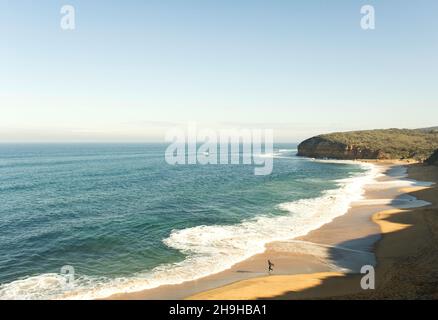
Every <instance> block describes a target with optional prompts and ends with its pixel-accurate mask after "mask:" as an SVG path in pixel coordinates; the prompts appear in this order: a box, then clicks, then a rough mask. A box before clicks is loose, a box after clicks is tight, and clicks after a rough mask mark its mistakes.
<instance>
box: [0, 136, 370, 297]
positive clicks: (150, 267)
mask: <svg viewBox="0 0 438 320" xmlns="http://www.w3.org/2000/svg"><path fill="white" fill-rule="evenodd" d="M165 149H166V145H163V144H46V145H42V144H29V145H26V144H17V145H10V144H5V145H0V299H65V298H79V299H81V298H84V299H89V298H102V297H106V296H109V295H111V294H113V293H120V292H132V291H138V290H143V289H148V288H154V287H157V286H160V285H164V284H176V283H181V282H184V281H187V280H193V279H197V278H200V277H203V276H206V275H209V274H213V273H216V272H220V271H222V270H225V269H227V268H229V267H231V266H232V265H233V264H235V263H237V262H239V261H242V260H244V259H246V258H248V257H250V256H252V255H254V254H257V253H260V252H263V250H264V246H265V244H266V243H268V242H270V241H275V240H285V239H292V238H294V237H297V236H301V235H305V234H307V233H308V232H309V231H311V230H313V229H316V228H319V227H320V226H322V225H324V224H325V223H328V222H330V221H331V220H332V219H333V218H335V217H337V216H339V215H342V214H345V213H346V212H347V210H348V208H349V207H350V205H351V203H352V202H353V201H357V200H359V199H360V198H361V196H362V193H363V186H364V185H365V184H366V183H367V182H369V181H370V179H373V178H374V176H375V172H374V171H373V166H372V165H365V164H358V163H353V162H329V161H327V162H325V161H314V160H312V159H307V158H300V157H296V145H288V144H283V145H276V146H275V148H274V150H275V154H274V155H273V156H274V166H273V172H272V174H271V175H268V176H255V175H254V174H253V167H252V166H251V165H176V166H172V165H169V164H167V163H166V161H165V159H164V154H165ZM63 266H71V267H72V268H74V282H73V286H70V287H68V289H66V286H65V282H66V279H65V276H64V275H63V274H61V273H60V271H61V268H62V267H63Z"/></svg>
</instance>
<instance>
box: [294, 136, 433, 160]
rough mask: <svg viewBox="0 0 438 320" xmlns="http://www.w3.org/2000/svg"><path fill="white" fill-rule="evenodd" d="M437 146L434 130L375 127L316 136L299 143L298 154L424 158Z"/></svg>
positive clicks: (308, 155) (367, 157)
mask: <svg viewBox="0 0 438 320" xmlns="http://www.w3.org/2000/svg"><path fill="white" fill-rule="evenodd" d="M437 149H438V131H437V130H433V129H415V130H410V129H379V130H363V131H350V132H337V133H330V134H323V135H318V136H315V137H312V138H310V139H307V140H305V141H303V142H302V143H300V144H299V145H298V155H299V156H305V157H312V158H331V159H342V160H355V159H376V160H399V159H413V160H417V161H425V160H426V159H428V158H429V157H430V156H431V155H432V154H433V152H434V151H435V150H437Z"/></svg>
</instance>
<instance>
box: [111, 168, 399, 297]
mask: <svg viewBox="0 0 438 320" xmlns="http://www.w3.org/2000/svg"><path fill="white" fill-rule="evenodd" d="M403 164H406V163H405V162H403V163H400V162H397V163H387V162H385V163H376V165H379V166H381V168H383V170H384V171H387V170H391V168H400V167H401V165H403ZM383 179H388V178H387V176H386V175H385V176H383ZM389 179H396V178H394V177H392V178H389ZM367 188H368V187H367V186H366V187H365V189H366V190H365V197H364V199H365V203H362V204H353V205H352V207H351V208H350V210H349V211H348V212H347V213H345V214H344V215H341V216H338V217H336V218H335V219H334V220H332V221H331V222H329V223H328V224H325V225H323V226H322V227H320V228H318V229H316V230H313V231H311V232H310V233H309V234H307V235H306V236H303V237H298V238H296V239H295V240H291V241H276V242H271V243H268V244H267V245H266V250H265V252H263V253H261V254H256V255H254V256H252V257H250V258H249V259H246V260H244V261H242V262H240V263H237V264H236V265H234V266H233V267H231V268H230V269H228V270H225V271H222V272H219V273H216V274H213V275H210V276H207V277H203V278H200V279H198V280H193V281H187V282H184V283H182V284H175V285H163V286H160V287H157V288H153V289H147V290H143V291H138V292H132V293H120V294H114V295H112V296H110V297H109V298H107V299H117V300H119V299H120V300H125V299H157V300H159V299H186V298H189V299H191V298H194V299H207V298H208V297H207V296H208V295H210V294H211V293H212V292H213V291H215V290H222V289H223V288H227V287H228V286H235V285H236V284H238V283H242V282H245V281H250V282H257V281H258V280H257V279H259V280H260V279H261V280H264V276H266V275H267V272H266V261H267V259H271V260H272V261H273V262H274V264H276V267H275V270H274V274H275V275H272V276H269V278H270V279H273V278H276V277H294V279H295V280H298V277H301V278H300V281H298V282H300V283H301V284H303V283H313V284H315V283H317V282H318V281H320V280H321V279H325V278H326V276H328V275H330V276H342V275H344V274H345V272H346V270H343V269H349V270H348V271H349V272H355V271H356V272H357V268H358V267H359V265H357V264H358V263H364V262H368V263H371V264H374V263H375V260H374V259H371V258H370V257H371V256H372V257H374V256H373V253H372V252H373V249H374V244H375V243H376V242H377V240H378V239H379V237H380V233H379V228H378V226H377V225H376V224H375V223H373V222H372V221H371V213H370V210H373V211H375V212H377V211H382V210H387V209H390V208H391V207H390V206H388V205H387V204H386V203H384V202H385V201H388V199H389V200H391V199H394V198H396V197H397V196H399V195H401V194H402V193H401V192H399V190H395V189H394V188H392V189H391V188H387V189H388V190H389V189H391V191H390V192H389V191H388V190H367ZM379 197H380V198H379ZM382 197H383V198H382ZM369 199H374V200H375V201H376V203H371V204H370V203H366V202H367V201H368V200H369ZM383 200H384V201H383ZM382 201H383V202H382ZM371 207H373V209H371ZM351 211H353V212H355V214H352V213H351ZM357 223H360V225H361V227H362V228H349V229H352V231H351V232H350V233H346V232H342V233H339V232H337V231H339V230H338V228H340V227H342V226H343V227H344V228H345V225H346V224H347V225H350V226H351V225H352V224H357ZM336 234H337V236H336ZM360 237H366V238H367V239H366V240H363V241H359V242H357V243H354V244H347V245H346V248H339V246H338V244H340V243H344V242H348V241H349V240H352V239H355V238H360ZM345 249H347V250H345ZM352 255H353V256H354V259H351V260H355V261H356V260H357V262H356V265H351V264H350V265H349V263H348V260H349V258H348V257H351V256H352ZM330 259H332V260H333V261H331V260H330ZM337 260H339V261H337ZM332 262H333V263H332ZM339 264H341V265H343V266H344V267H345V268H339V266H338V265H339ZM304 275H305V277H304ZM311 275H318V276H319V277H320V278H321V279H316V280H315V279H314V278H312V277H311ZM301 279H302V281H301ZM281 281H284V279H282V280H281ZM281 281H280V282H281ZM303 281H304V282H303ZM233 291H234V290H233ZM240 291H241V290H240ZM265 292H266V291H265ZM353 292H354V291H351V290H349V291H347V293H353ZM226 298H227V297H223V296H221V297H220V298H219V299H226ZM230 298H232V299H239V296H234V295H232V296H230ZM240 298H242V299H244V298H245V297H240ZM246 298H249V299H253V298H257V297H256V296H255V297H246Z"/></svg>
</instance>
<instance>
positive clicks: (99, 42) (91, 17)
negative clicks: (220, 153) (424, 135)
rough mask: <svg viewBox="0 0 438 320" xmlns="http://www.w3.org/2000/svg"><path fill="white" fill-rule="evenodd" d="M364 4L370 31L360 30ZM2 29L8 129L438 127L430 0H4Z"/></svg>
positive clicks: (138, 132) (17, 135) (34, 135)
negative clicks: (67, 27)
mask: <svg viewBox="0 0 438 320" xmlns="http://www.w3.org/2000/svg"><path fill="white" fill-rule="evenodd" d="M64 4H71V5H73V6H74V7H75V8H76V30H74V31H63V30H61V28H60V26H59V23H60V18H61V14H60V9H61V7H62V5H64ZM365 4H371V5H374V6H375V10H376V30H373V31H364V30H362V29H361V28H360V19H361V14H360V8H361V6H362V5H365ZM0 39H1V43H0V108H1V109H0V111H1V115H0V141H128V140H132V141H151V140H158V141H160V140H162V139H163V130H164V129H165V128H166V127H168V126H169V125H171V124H174V123H185V122H187V121H195V122H198V123H199V124H201V125H204V126H211V127H214V126H218V127H221V126H223V125H239V126H246V127H250V128H253V127H268V128H273V129H274V130H275V131H276V137H277V140H278V141H292V142H293V141H298V140H300V139H302V138H305V137H306V136H309V135H313V134H317V133H320V132H326V131H334V130H336V131H337V130H350V129H367V128H385V127H409V128H415V127H426V126H435V125H438V89H437V88H438V78H437V77H438V58H437V57H438V2H437V1H435V0H430V1H421V0H420V1H412V0H410V1H401V0H392V1H387V0H380V1H365V0H363V1H355V0H348V1H347V0H345V1H336V0H334V1H327V0H319V1H312V0H310V1H293V0H287V1H286V0H285V1H279V0H271V1H267V0H266V1H258V0H252V1H250V0H234V1H231V0H221V1H219V0H216V1H211V0H196V1H193V0H173V1H168V0H157V1H150V0H142V1H140V0H139V1H103V0H102V1H96V0H87V1H85V0H84V1H79V0H78V1H74V0H70V1H67V0H65V1H56V0H52V1H49V0H40V1H30V0H29V1H23V0H11V1H5V0H0Z"/></svg>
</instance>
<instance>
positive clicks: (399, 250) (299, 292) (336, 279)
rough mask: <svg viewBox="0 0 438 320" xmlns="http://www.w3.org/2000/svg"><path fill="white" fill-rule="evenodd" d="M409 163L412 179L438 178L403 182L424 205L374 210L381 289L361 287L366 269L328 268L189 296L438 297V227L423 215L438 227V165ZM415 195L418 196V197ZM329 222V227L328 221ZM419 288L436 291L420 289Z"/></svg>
mask: <svg viewBox="0 0 438 320" xmlns="http://www.w3.org/2000/svg"><path fill="white" fill-rule="evenodd" d="M404 164H405V165H406V163H404ZM400 165H403V163H400V162H396V163H393V164H391V165H389V166H390V167H392V168H396V167H400ZM406 167H407V171H408V173H407V179H410V180H413V181H417V182H420V181H430V182H433V183H435V184H434V185H432V186H430V187H426V186H414V187H404V188H398V192H399V196H402V197H406V196H410V197H415V198H416V199H417V201H419V202H418V204H419V205H422V206H420V207H417V206H412V205H405V206H401V207H400V206H399V207H398V208H397V207H396V206H394V207H393V208H389V209H385V210H377V211H375V212H374V213H372V215H371V220H372V222H373V223H374V224H375V225H376V226H377V227H378V228H379V234H380V235H381V239H378V240H376V242H374V243H373V245H372V247H373V248H372V251H373V252H375V255H376V259H377V265H376V266H375V270H376V290H367V291H365V290H362V289H361V288H360V280H361V277H362V275H361V274H360V273H359V272H355V273H348V272H323V273H306V274H300V275H289V276H287V275H286V276H285V275H275V276H268V277H259V278H255V279H251V280H243V281H239V282H235V283H233V284H230V285H227V286H223V287H220V288H216V289H214V290H210V291H205V292H201V293H199V294H196V295H192V296H190V297H188V299H194V300H204V299H224V300H228V299H237V300H240V299H392V298H407V299H409V298H419V296H421V297H423V298H433V299H436V298H438V294H437V292H436V291H437V289H436V288H435V286H434V281H435V280H433V279H434V278H436V274H437V273H438V270H437V268H436V267H435V265H436V262H437V261H438V252H435V251H438V250H433V249H434V248H433V243H432V244H430V243H431V241H430V239H429V238H430V237H431V236H435V234H437V237H438V231H437V232H436V233H435V231H434V230H435V228H431V225H430V221H426V220H425V219H424V216H427V217H428V219H430V220H431V221H433V222H432V223H433V224H434V225H433V226H435V227H436V230H438V221H437V220H438V219H435V216H436V213H437V208H436V206H437V199H438V196H437V193H438V192H437V187H436V183H437V182H438V167H434V166H424V165H419V164H409V165H408V166H406ZM380 192H381V191H380ZM367 199H369V198H367ZM408 201H409V200H408ZM410 201H414V202H415V200H413V198H411V200H410ZM424 201H427V202H428V203H429V205H426V202H424ZM348 214H349V213H347V214H346V215H344V216H347V215H348ZM335 223H337V222H336V221H333V222H332V223H331V224H332V225H333V224H335ZM435 223H436V225H435ZM324 227H325V228H326V229H327V228H330V227H329V225H326V226H324ZM324 227H322V228H320V229H318V230H315V231H314V233H321V230H323V229H324ZM361 227H363V226H362V225H361ZM431 230H432V231H431ZM310 236H311V235H310ZM360 240H363V238H356V239H355V241H360ZM424 252H425V253H424ZM418 254H420V259H423V260H425V261H426V260H427V261H428V262H429V263H426V262H425V263H424V264H420V263H417V261H416V259H415V258H414V257H415V256H416V255H418ZM400 266H402V267H400ZM423 266H426V268H428V269H430V270H431V273H430V274H427V273H425V272H424V271H423V270H419V269H420V268H424V267H423ZM413 270H415V271H417V272H414V271H413ZM400 273H407V274H408V275H407V276H406V278H407V279H409V280H410V279H412V281H408V282H406V281H405V279H406V278H400V276H399V274H400ZM409 273H410V274H409ZM433 275H435V276H433ZM425 278H430V279H431V280H432V282H431V285H429V286H424V279H425ZM414 280H416V281H418V282H416V281H414ZM420 281H421V286H420V284H419V282H420ZM419 290H423V291H429V292H431V293H429V295H426V294H424V293H422V294H420V293H419Z"/></svg>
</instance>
